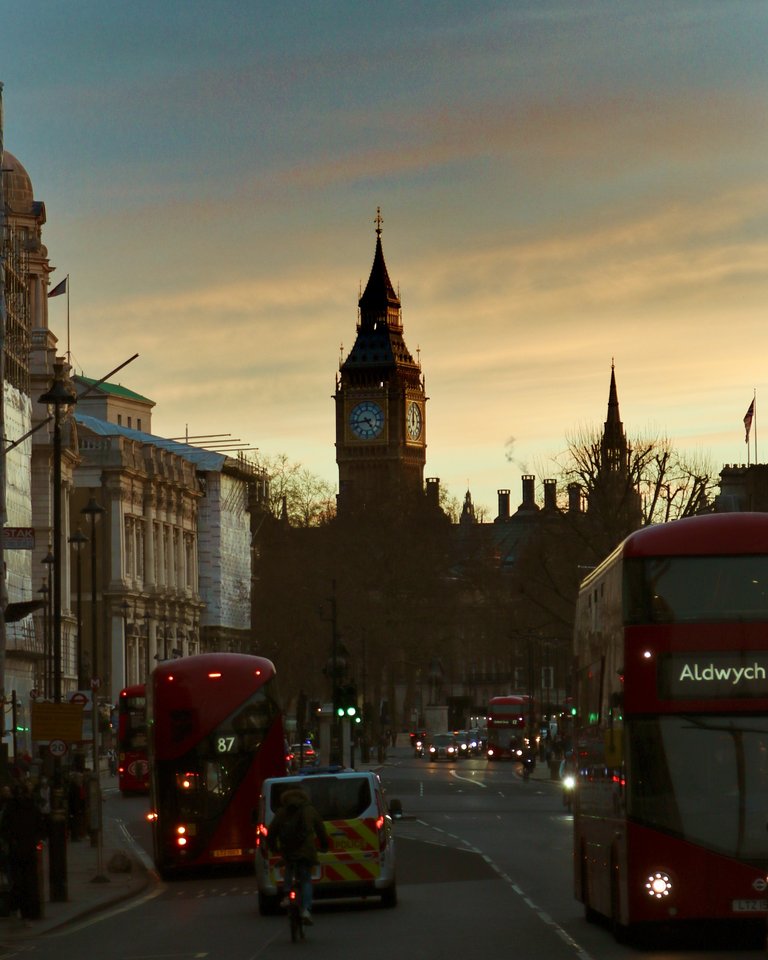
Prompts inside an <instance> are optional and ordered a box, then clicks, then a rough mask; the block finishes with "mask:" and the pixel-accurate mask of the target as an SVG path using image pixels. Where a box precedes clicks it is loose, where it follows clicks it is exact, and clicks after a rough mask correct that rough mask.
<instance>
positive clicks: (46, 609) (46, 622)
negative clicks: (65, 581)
mask: <svg viewBox="0 0 768 960" xmlns="http://www.w3.org/2000/svg"><path fill="white" fill-rule="evenodd" d="M48 592H49V588H48V580H47V579H45V580H43V585H42V587H40V590H39V591H38V593H41V594H42V595H43V675H42V678H40V679H42V683H41V684H40V689H41V690H42V695H43V697H44V698H45V697H47V696H48V660H49V657H50V603H49V601H48ZM38 676H39V675H38Z"/></svg>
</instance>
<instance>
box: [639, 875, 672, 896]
mask: <svg viewBox="0 0 768 960" xmlns="http://www.w3.org/2000/svg"><path fill="white" fill-rule="evenodd" d="M645 889H646V892H647V893H648V896H649V897H651V898H652V899H653V900H663V899H664V897H668V896H669V895H670V893H671V892H672V881H671V880H670V879H669V874H668V873H665V872H664V871H663V870H657V871H656V873H652V874H651V876H650V877H648V879H647V880H646V881H645Z"/></svg>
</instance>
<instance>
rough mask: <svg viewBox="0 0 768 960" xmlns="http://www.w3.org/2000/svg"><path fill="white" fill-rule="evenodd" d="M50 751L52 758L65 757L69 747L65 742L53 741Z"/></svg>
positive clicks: (49, 746)
mask: <svg viewBox="0 0 768 960" xmlns="http://www.w3.org/2000/svg"><path fill="white" fill-rule="evenodd" d="M48 749H49V750H50V751H51V756H52V757H63V756H64V754H65V753H66V752H67V745H66V743H64V741H63V740H51V742H50V743H49V744H48Z"/></svg>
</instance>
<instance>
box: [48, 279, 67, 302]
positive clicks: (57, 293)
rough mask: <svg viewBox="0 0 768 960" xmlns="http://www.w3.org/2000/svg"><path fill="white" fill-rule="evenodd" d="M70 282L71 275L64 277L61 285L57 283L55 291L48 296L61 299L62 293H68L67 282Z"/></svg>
mask: <svg viewBox="0 0 768 960" xmlns="http://www.w3.org/2000/svg"><path fill="white" fill-rule="evenodd" d="M68 280H69V274H67V275H66V277H64V279H63V280H62V281H61V283H57V284H56V286H55V287H54V288H53V290H51V291H50V293H49V294H48V296H49V297H60V296H61V294H62V293H66V292H67V281H68Z"/></svg>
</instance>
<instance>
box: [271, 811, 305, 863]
mask: <svg viewBox="0 0 768 960" xmlns="http://www.w3.org/2000/svg"><path fill="white" fill-rule="evenodd" d="M308 835H309V831H308V830H307V818H306V817H305V816H304V808H303V807H295V808H294V809H293V810H290V811H289V812H288V813H287V814H286V816H285V817H284V818H283V819H282V822H281V823H280V828H279V830H278V834H277V838H278V840H279V842H280V849H281V850H282V852H283V853H284V854H285V856H287V857H290V856H291V855H292V854H295V853H297V852H298V851H299V850H300V849H301V848H302V847H303V846H304V844H305V842H306V839H307V836H308Z"/></svg>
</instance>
